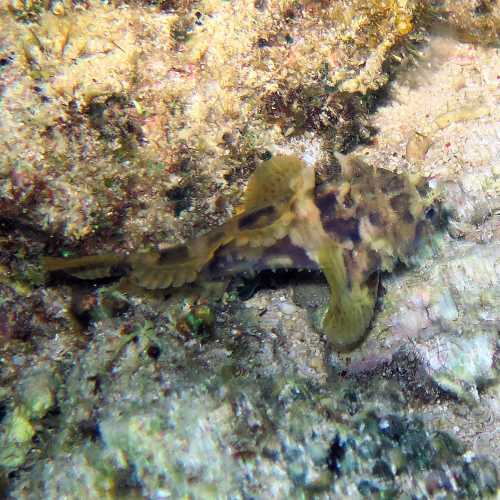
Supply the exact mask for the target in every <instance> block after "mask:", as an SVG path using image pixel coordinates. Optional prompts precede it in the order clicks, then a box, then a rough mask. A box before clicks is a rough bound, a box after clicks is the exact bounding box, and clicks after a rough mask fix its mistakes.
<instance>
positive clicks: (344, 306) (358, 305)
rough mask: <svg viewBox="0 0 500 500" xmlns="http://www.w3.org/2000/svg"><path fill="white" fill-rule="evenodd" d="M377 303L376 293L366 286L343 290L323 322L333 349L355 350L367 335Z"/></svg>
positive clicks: (332, 303)
mask: <svg viewBox="0 0 500 500" xmlns="http://www.w3.org/2000/svg"><path fill="white" fill-rule="evenodd" d="M376 301H377V296H376V293H373V289H371V288H370V287H368V286H366V285H362V286H355V287H353V289H352V290H350V291H347V290H345V291H344V292H343V293H342V294H341V295H340V297H339V298H338V299H337V300H335V301H332V302H331V303H330V306H329V308H328V311H327V313H326V315H325V318H324V320H323V325H322V326H323V329H324V331H325V333H326V334H327V335H328V338H329V339H330V342H331V344H332V346H333V348H334V349H335V350H337V351H339V352H346V351H351V350H353V349H354V348H356V347H357V346H358V345H359V344H360V343H361V342H362V341H363V340H364V338H365V337H366V335H367V334H368V329H369V327H370V323H371V320H372V318H373V313H374V309H375V303H376Z"/></svg>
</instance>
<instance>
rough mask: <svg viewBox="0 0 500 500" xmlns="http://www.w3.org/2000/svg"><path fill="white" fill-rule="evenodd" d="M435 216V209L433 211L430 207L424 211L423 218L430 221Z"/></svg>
mask: <svg viewBox="0 0 500 500" xmlns="http://www.w3.org/2000/svg"><path fill="white" fill-rule="evenodd" d="M435 215H436V209H434V208H432V207H430V208H428V209H427V210H426V211H425V218H426V219H429V220H431V219H433V218H434V216H435Z"/></svg>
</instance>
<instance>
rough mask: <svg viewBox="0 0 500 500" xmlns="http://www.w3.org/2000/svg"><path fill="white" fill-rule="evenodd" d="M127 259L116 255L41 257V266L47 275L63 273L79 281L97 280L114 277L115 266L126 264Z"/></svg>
mask: <svg viewBox="0 0 500 500" xmlns="http://www.w3.org/2000/svg"><path fill="white" fill-rule="evenodd" d="M126 262H127V258H126V257H124V256H120V255H116V254H106V255H91V256H88V257H75V258H69V259H66V258H62V257H61V258H59V257H42V266H43V268H44V270H45V271H46V272H48V273H51V272H57V271H64V272H65V273H66V274H69V275H71V276H76V277H77V278H81V279H99V278H108V277H110V276H114V275H116V274H122V273H117V272H116V268H117V266H120V265H123V264H126Z"/></svg>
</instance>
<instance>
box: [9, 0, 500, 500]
mask: <svg viewBox="0 0 500 500" xmlns="http://www.w3.org/2000/svg"><path fill="white" fill-rule="evenodd" d="M329 5H330V4H329ZM339 5H340V4H338V2H335V5H334V4H333V3H332V5H331V6H329V7H328V8H326V7H325V5H324V3H322V2H321V3H317V2H300V3H296V2H294V3H293V4H292V3H287V2H279V3H275V2H272V1H268V2H255V3H254V6H253V7H250V8H249V9H239V8H238V4H237V3H236V2H221V3H219V2H208V1H207V2H198V3H196V4H194V3H191V2H163V3H161V4H159V5H149V6H140V5H137V4H134V5H132V4H129V5H127V4H121V5H115V6H106V5H101V4H94V3H88V4H79V5H78V6H76V7H74V8H73V7H71V6H70V5H67V4H65V3H64V2H61V3H53V4H51V5H50V8H51V12H49V11H48V10H47V9H46V6H45V5H42V4H41V3H39V2H33V3H29V2H26V3H23V4H21V3H17V2H11V3H9V4H2V6H1V7H0V8H1V9H2V11H1V16H0V24H1V28H2V29H0V39H1V42H2V43H1V44H0V45H1V48H0V51H1V52H0V80H1V83H0V85H1V92H2V95H1V100H0V107H1V117H0V132H1V139H0V148H1V154H0V158H1V159H0V172H1V179H0V209H1V213H0V363H1V364H0V381H1V383H0V465H1V472H0V492H1V494H2V495H5V496H7V497H8V496H9V495H10V497H12V498H40V497H44V498H45V497H60V496H67V497H68V498H92V497H94V498H95V497H98V498H114V497H124V496H127V495H128V496H130V497H134V496H147V497H152V498H161V497H168V496H172V497H181V496H183V495H192V496H193V497H196V498H211V497H214V498H216V497H231V498H248V497H255V498H269V497H285V496H299V495H303V496H308V495H309V496H310V495H312V496H319V497H322V498H333V497H346V496H352V497H355V498H356V497H366V496H376V495H378V496H390V495H392V496H404V495H411V494H416V495H417V496H419V497H422V498H423V497H431V498H432V497H435V498H436V497H443V496H445V495H448V496H451V497H454V496H456V497H458V496H461V497H468V498H478V497H481V496H482V497H488V496H491V497H494V495H495V494H497V492H498V488H499V480H498V456H500V445H499V443H500V439H499V435H498V427H499V426H498V421H499V419H500V409H499V403H498V401H499V389H498V387H499V386H498V352H499V346H498V330H499V326H500V318H499V315H498V302H499V296H500V291H499V290H500V272H499V271H500V269H499V254H500V250H499V247H498V245H499V235H500V224H499V219H498V210H499V192H500V188H499V174H500V170H499V162H498V158H499V157H500V150H499V144H500V141H499V137H500V132H499V129H498V123H499V122H500V120H499V118H500V116H499V109H500V107H499V106H498V100H499V95H498V67H499V66H500V64H499V52H498V49H497V48H489V47H486V46H481V45H469V44H467V43H465V42H467V41H471V40H472V41H474V42H475V43H477V42H481V41H484V42H487V43H488V42H489V41H492V40H494V39H495V36H497V33H498V9H499V4H498V2H496V3H495V2H472V1H471V2H443V3H442V4H441V5H442V8H444V9H448V14H449V15H448V16H447V21H445V20H444V18H442V19H441V21H442V23H445V22H446V23H447V26H448V28H447V30H449V27H450V26H452V32H453V33H452V35H453V36H451V37H450V38H448V37H447V36H444V35H443V34H442V32H441V35H440V36H432V37H431V38H430V40H429V41H428V42H425V43H423V39H422V37H421V35H422V34H423V27H424V25H426V23H427V22H428V20H429V17H428V16H429V15H430V16H431V17H433V16H439V15H440V14H439V12H436V11H434V12H432V13H431V12H430V11H429V10H428V7H429V5H428V4H427V3H425V2H375V1H373V2H368V3H367V2H355V1H354V2H344V3H342V5H341V8H340V10H339ZM197 13H199V14H197ZM434 19H435V17H434ZM221 25H223V26H225V28H226V29H225V31H221V30H219V29H218V27H219V26H221ZM445 32H447V31H446V30H445ZM306 34H308V35H310V36H306ZM448 34H449V31H448ZM457 35H458V40H457V37H456V36H457ZM418 40H420V42H421V44H420V45H414V43H415V42H417V41H418ZM407 43H408V44H409V45H407ZM416 51H417V52H416ZM411 54H413V56H411V57H417V58H418V61H419V62H418V64H417V65H416V66H415V68H413V69H411V68H410V69H407V70H406V71H400V72H399V73H393V72H392V69H394V64H393V61H397V60H399V62H403V64H405V63H406V61H407V60H408V59H407V58H409V57H410V55H411ZM389 77H393V81H392V83H391V84H390V85H389V86H388V87H385V88H384V93H385V94H386V96H387V99H386V100H385V101H384V105H383V106H380V107H378V108H377V104H378V103H379V101H377V98H378V97H380V96H381V94H382V92H381V90H380V89H381V87H380V86H381V85H384V84H385V83H386V82H387V81H388V79H389ZM368 111H370V112H373V114H371V115H370V116H367V115H366V114H365V113H366V112H368ZM375 129H376V130H377V131H378V132H377V134H376V135H374V131H375ZM415 137H417V138H420V139H419V140H416V139H415ZM412 138H413V142H411V143H410V147H407V146H408V143H409V141H410V140H412ZM369 140H372V142H373V144H371V145H369V146H366V147H365V146H363V144H362V143H363V141H369ZM356 145H358V146H359V147H357V149H356V152H357V153H358V154H362V155H366V157H367V161H368V162H369V163H374V164H380V165H382V166H385V167H386V168H388V169H390V170H394V171H404V172H408V173H423V174H425V175H428V176H431V178H432V182H434V184H435V186H436V188H437V189H439V190H440V192H441V198H442V200H443V204H444V206H445V207H446V210H447V211H448V214H449V224H448V226H447V227H446V228H444V229H443V232H442V234H440V235H438V236H437V237H436V239H435V241H434V243H433V244H432V245H428V246H426V247H425V248H423V249H422V251H421V253H420V254H418V256H417V257H416V258H415V259H414V261H412V262H411V263H409V267H408V268H405V269H398V270H397V271H396V272H395V273H394V274H392V275H390V276H385V277H383V279H382V284H383V287H384V288H385V292H384V293H383V295H382V296H381V298H380V301H379V306H378V309H379V310H378V312H377V314H376V316H375V320H374V322H373V325H372V330H371V333H370V335H369V337H368V339H367V341H366V343H365V344H363V346H361V348H360V349H359V350H357V351H355V352H354V353H352V354H350V355H349V356H339V355H337V354H334V353H332V352H329V350H328V345H327V343H326V341H325V339H324V338H323V337H321V336H320V335H318V334H317V332H315V331H314V330H313V328H312V323H311V317H310V316H312V317H314V314H315V312H317V311H318V310H319V309H320V308H321V306H322V305H323V301H324V296H325V295H324V292H325V290H326V284H325V283H323V282H322V280H321V277H320V276H316V275H301V274H300V273H299V274H294V275H277V276H274V275H273V276H268V275H264V276H261V277H260V280H261V281H256V280H250V281H247V282H241V283H239V284H238V283H235V284H234V285H233V288H231V289H230V292H229V293H227V294H226V295H225V296H224V299H223V300H222V301H220V302H214V303H213V302H212V301H211V300H210V298H211V297H212V295H215V292H214V291H213V290H203V291H202V292H200V291H199V290H194V289H193V290H191V291H189V292H186V293H183V294H173V295H172V296H170V297H165V295H164V294H163V293H161V294H156V293H147V294H142V295H124V294H123V293H121V292H120V291H119V290H117V289H116V288H114V286H113V284H112V283H101V284H99V286H94V285H93V284H90V285H88V286H87V285H85V284H82V283H76V282H67V281H64V280H53V281H52V282H48V281H47V280H46V278H45V277H44V276H43V274H42V273H41V272H40V268H39V266H38V258H39V257H40V256H41V255H46V254H55V253H56V250H59V249H61V250H62V252H61V253H62V254H68V253H71V252H75V253H77V254H79V255H83V254H89V253H93V252H95V251H102V250H110V249H116V248H120V249H121V250H124V249H131V248H137V247H139V246H141V245H143V244H146V243H148V242H150V241H151V242H152V241H154V242H158V241H162V240H165V241H169V242H177V241H178V239H179V238H180V237H181V236H190V235H193V234H197V233H198V232H199V231H200V230H201V229H202V228H206V227H208V226H212V225H214V224H215V223H216V222H218V221H219V220H220V219H221V218H224V219H225V218H227V216H228V215H229V212H230V211H231V206H232V205H233V203H234V202H235V201H236V200H237V199H238V197H239V196H240V195H241V193H242V192H243V189H242V188H243V184H244V181H245V179H247V178H248V175H249V173H250V171H252V170H253V168H254V166H255V164H256V161H257V158H261V157H262V156H264V157H267V155H268V153H276V152H279V153H285V154H295V155H299V156H302V157H303V158H304V160H305V161H306V162H308V163H310V164H313V163H315V164H316V167H317V168H318V170H319V172H320V177H321V178H324V177H326V176H327V175H329V174H331V173H332V171H333V172H334V171H335V168H336V167H335V165H334V164H333V163H332V162H331V158H332V155H331V152H332V150H333V149H337V148H345V150H349V149H352V148H353V147H354V146H356ZM207 297H208V299H207ZM244 299H245V300H244Z"/></svg>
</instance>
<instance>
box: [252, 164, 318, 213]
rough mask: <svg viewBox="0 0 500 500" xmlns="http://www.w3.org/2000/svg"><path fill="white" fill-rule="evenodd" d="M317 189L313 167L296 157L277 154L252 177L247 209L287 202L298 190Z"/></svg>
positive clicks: (256, 170) (259, 167)
mask: <svg viewBox="0 0 500 500" xmlns="http://www.w3.org/2000/svg"><path fill="white" fill-rule="evenodd" d="M313 188H314V170H313V169H312V168H308V167H307V166H306V165H305V164H304V162H303V161H302V160H300V159H299V158H297V157H295V156H286V155H280V156H275V157H273V158H271V159H270V160H267V161H265V162H263V163H261V164H260V165H259V166H258V167H257V168H256V169H255V172H254V173H253V175H252V177H250V180H249V181H248V186H247V190H246V193H245V198H244V202H243V210H244V211H250V210H255V209H257V208H260V207H264V206H267V205H277V204H281V203H286V202H288V201H289V200H290V199H291V198H292V197H293V196H294V195H296V194H297V193H298V192H300V191H302V190H304V189H313Z"/></svg>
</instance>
